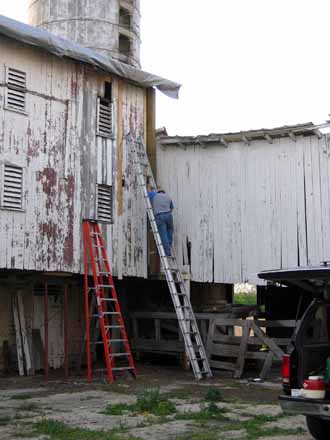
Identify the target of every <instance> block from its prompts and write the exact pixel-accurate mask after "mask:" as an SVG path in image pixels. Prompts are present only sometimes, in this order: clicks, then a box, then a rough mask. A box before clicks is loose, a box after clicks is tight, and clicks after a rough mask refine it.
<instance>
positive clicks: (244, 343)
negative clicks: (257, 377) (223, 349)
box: [233, 319, 251, 379]
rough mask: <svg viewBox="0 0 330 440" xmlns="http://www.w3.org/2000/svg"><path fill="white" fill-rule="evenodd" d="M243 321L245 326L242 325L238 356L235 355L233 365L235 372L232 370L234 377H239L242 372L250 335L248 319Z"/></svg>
mask: <svg viewBox="0 0 330 440" xmlns="http://www.w3.org/2000/svg"><path fill="white" fill-rule="evenodd" d="M245 322H246V326H245V327H243V335H242V338H241V343H240V347H239V352H238V357H237V361H236V365H235V372H234V378H235V379H240V378H241V376H242V374H243V370H244V364H245V355H246V351H247V346H248V340H249V336H250V330H251V327H250V321H249V320H248V319H247V320H246V321H245ZM233 328H234V327H233Z"/></svg>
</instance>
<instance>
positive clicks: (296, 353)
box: [258, 263, 330, 440]
mask: <svg viewBox="0 0 330 440" xmlns="http://www.w3.org/2000/svg"><path fill="white" fill-rule="evenodd" d="M258 276H259V278H261V279H264V280H267V281H269V282H272V283H276V284H279V285H281V286H284V287H287V288H288V292H289V290H291V291H292V288H294V289H298V292H301V295H302V296H305V297H306V296H308V297H309V298H310V305H309V306H308V307H307V309H306V310H305V312H304V314H303V316H302V317H301V319H300V320H299V321H297V326H296V329H295V332H294V334H293V337H292V340H291V343H290V345H289V346H288V349H287V354H286V355H285V356H284V357H283V364H282V381H283V395H281V396H280V404H281V407H282V409H283V410H284V411H285V412H288V413H291V414H303V415H305V416H306V421H307V426H308V429H309V431H310V433H311V435H312V436H313V437H314V438H315V439H317V440H329V439H330V385H328V386H327V390H326V397H325V399H322V400H315V399H308V398H305V397H299V396H298V397H295V395H296V394H299V391H298V392H297V391H295V390H300V389H301V388H302V387H303V383H304V380H305V379H308V377H309V376H312V375H325V369H326V359H327V358H328V357H329V356H330V264H329V263H324V264H323V265H321V266H318V267H307V268H297V269H290V270H284V269H282V270H274V271H264V272H261V273H259V274H258ZM283 307H285V304H283ZM292 390H293V391H292Z"/></svg>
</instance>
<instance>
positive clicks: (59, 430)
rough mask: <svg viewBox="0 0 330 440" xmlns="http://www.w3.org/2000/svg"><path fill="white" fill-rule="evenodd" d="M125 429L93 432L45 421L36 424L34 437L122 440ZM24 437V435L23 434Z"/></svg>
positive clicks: (28, 434)
mask: <svg viewBox="0 0 330 440" xmlns="http://www.w3.org/2000/svg"><path fill="white" fill-rule="evenodd" d="M119 431H121V432H123V429H120V430H113V431H111V432H106V431H91V430H88V429H81V428H72V427H69V426H66V425H65V424H64V423H61V422H57V421H53V420H43V421H41V422H38V423H35V424H34V426H33V431H32V434H33V435H47V436H48V437H49V440H100V439H102V440H121V439H123V436H121V435H120V432H119ZM21 435H22V434H21ZM30 436H31V433H27V435H26V436H25V437H30ZM125 440H139V439H138V438H137V437H133V436H127V435H126V436H125Z"/></svg>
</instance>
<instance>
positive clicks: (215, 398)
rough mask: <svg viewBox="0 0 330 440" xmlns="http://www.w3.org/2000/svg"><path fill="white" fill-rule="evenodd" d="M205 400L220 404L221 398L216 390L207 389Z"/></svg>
mask: <svg viewBox="0 0 330 440" xmlns="http://www.w3.org/2000/svg"><path fill="white" fill-rule="evenodd" d="M205 400H206V401H207V402H222V401H223V396H222V393H221V391H220V390H218V389H217V388H209V389H208V390H207V392H206V396H205Z"/></svg>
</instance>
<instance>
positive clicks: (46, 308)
mask: <svg viewBox="0 0 330 440" xmlns="http://www.w3.org/2000/svg"><path fill="white" fill-rule="evenodd" d="M44 340H45V356H44V370H45V382H46V384H47V383H48V284H47V281H45V294H44Z"/></svg>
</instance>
